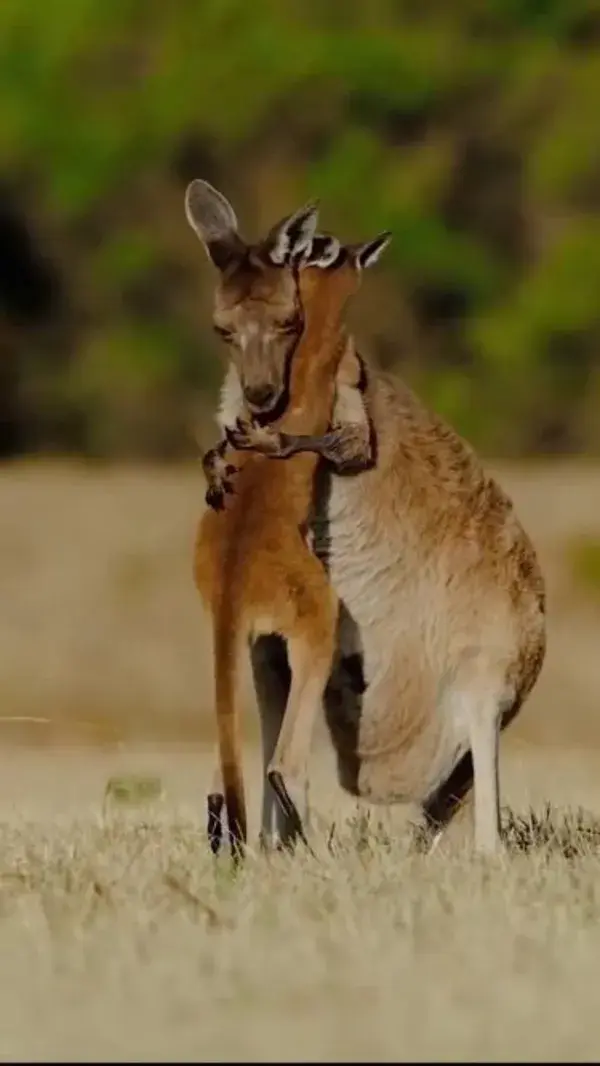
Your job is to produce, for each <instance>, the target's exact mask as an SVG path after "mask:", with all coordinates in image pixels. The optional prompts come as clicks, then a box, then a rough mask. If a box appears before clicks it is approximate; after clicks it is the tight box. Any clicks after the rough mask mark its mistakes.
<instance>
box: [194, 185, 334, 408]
mask: <svg viewBox="0 0 600 1066" xmlns="http://www.w3.org/2000/svg"><path fill="white" fill-rule="evenodd" d="M185 211H186V216H187V219H188V222H189V224H190V225H191V227H192V229H194V230H195V232H196V233H197V235H198V237H199V238H200V240H201V241H202V243H203V245H204V248H205V250H206V252H207V254H208V256H209V258H210V260H211V261H212V263H213V264H214V266H215V267H216V268H217V271H218V278H217V284H216V287H215V294H214V309H213V322H214V328H215V330H216V331H217V333H218V334H219V335H220V336H221V337H222V338H223V340H224V341H225V342H226V344H227V346H228V350H229V355H230V358H231V360H232V362H233V364H234V366H235V368H236V370H237V373H238V376H239V379H240V384H241V387H242V391H243V395H244V400H245V403H246V404H247V406H248V409H249V411H250V413H251V414H252V415H253V417H254V418H257V419H258V420H262V421H264V422H269V421H272V420H273V419H275V418H277V417H278V416H279V415H280V414H282V413H283V410H285V407H286V405H287V399H288V387H289V374H290V363H291V357H292V354H293V352H294V349H295V347H296V344H297V342H298V339H299V337H300V335H301V333H302V329H303V312H302V302H301V298H300V293H299V288H298V269H297V263H298V259H299V257H300V256H301V255H303V254H304V253H305V252H306V251H307V250H308V249H309V248H310V243H311V240H312V238H313V236H314V233H315V229H316V225H317V205H316V204H315V203H310V204H307V205H306V206H304V207H302V208H300V210H299V211H296V212H295V213H294V214H292V215H289V216H288V217H286V218H284V219H282V220H281V221H280V222H278V223H277V224H276V225H275V226H273V227H272V229H271V230H270V231H269V233H268V234H267V236H266V237H265V238H264V239H263V240H261V241H259V242H258V243H256V244H248V243H246V242H245V241H244V240H243V239H242V238H241V237H240V234H239V232H238V223H237V218H236V215H235V212H234V210H233V207H232V206H231V204H230V203H229V201H228V200H227V199H226V198H225V197H224V196H223V195H222V193H220V192H218V191H217V189H214V188H213V187H212V185H209V184H208V182H206V181H200V180H195V181H192V182H191V184H190V185H189V186H188V189H187V192H186V196H185Z"/></svg>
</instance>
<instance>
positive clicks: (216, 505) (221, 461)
mask: <svg viewBox="0 0 600 1066" xmlns="http://www.w3.org/2000/svg"><path fill="white" fill-rule="evenodd" d="M232 451H233V448H232V447H231V444H230V443H229V441H228V440H227V437H223V439H222V440H220V441H219V443H218V444H216V445H215V447H214V448H210V450H209V451H207V452H206V453H205V455H203V457H202V470H203V471H204V476H205V478H206V497H205V499H206V502H207V504H208V506H209V507H212V508H213V510H215V511H220V510H221V509H222V507H223V503H224V498H225V495H226V494H227V493H228V492H231V491H232V487H233V486H232V483H231V478H232V477H233V475H234V474H235V472H236V467H235V466H234V465H233V463H230V462H229V456H228V453H230V452H232Z"/></svg>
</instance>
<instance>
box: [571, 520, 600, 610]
mask: <svg viewBox="0 0 600 1066" xmlns="http://www.w3.org/2000/svg"><path fill="white" fill-rule="evenodd" d="M567 562H568V565H569V570H570V577H571V578H572V579H573V581H574V582H575V585H576V586H577V587H578V588H580V589H582V590H583V591H584V592H587V593H588V594H591V595H593V596H594V597H595V598H596V599H600V539H599V538H598V537H594V536H592V535H591V534H588V535H585V536H584V535H581V536H579V537H576V538H574V539H572V540H571V541H570V543H569V544H568V546H567Z"/></svg>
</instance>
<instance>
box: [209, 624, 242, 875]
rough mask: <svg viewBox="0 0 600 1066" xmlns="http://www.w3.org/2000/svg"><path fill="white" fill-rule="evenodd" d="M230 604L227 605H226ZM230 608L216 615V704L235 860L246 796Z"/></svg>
mask: <svg viewBox="0 0 600 1066" xmlns="http://www.w3.org/2000/svg"><path fill="white" fill-rule="evenodd" d="M227 607H228V608H229V605H227ZM238 636H239V634H238V631H237V627H236V624H235V619H234V616H233V612H232V611H231V609H225V610H223V609H222V610H221V611H218V612H217V615H216V618H215V631H214V648H215V679H216V693H215V706H216V712H217V731H218V738H219V756H220V763H221V780H222V782H223V791H224V794H225V809H226V811H227V823H228V827H229V842H230V847H231V855H232V858H233V860H234V862H235V863H237V862H238V861H239V860H240V859H241V858H242V856H243V853H244V848H245V845H246V840H247V818H246V797H245V794H244V778H243V772H242V742H241V722H240V716H239V713H238V708H237V706H236V694H237V684H236V682H237V674H238V666H239V655H238V648H239V639H238Z"/></svg>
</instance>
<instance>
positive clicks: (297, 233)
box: [264, 200, 319, 266]
mask: <svg viewBox="0 0 600 1066" xmlns="http://www.w3.org/2000/svg"><path fill="white" fill-rule="evenodd" d="M318 217H319V205H318V203H317V201H316V200H312V201H311V202H310V203H308V204H305V205H304V207H301V208H300V210H299V211H295V212H294V214H293V215H288V217H287V218H284V219H282V221H281V222H278V223H277V224H276V225H275V226H273V228H272V229H271V230H270V232H269V234H268V236H267V239H266V241H265V242H264V252H265V254H266V257H267V259H268V260H270V262H271V263H274V264H275V266H285V265H286V264H287V263H289V262H291V260H292V259H295V258H296V257H299V256H301V255H303V254H304V253H305V252H306V251H307V250H308V249H309V248H310V243H311V241H312V239H313V237H314V235H315V230H316V228H317V221H318Z"/></svg>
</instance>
